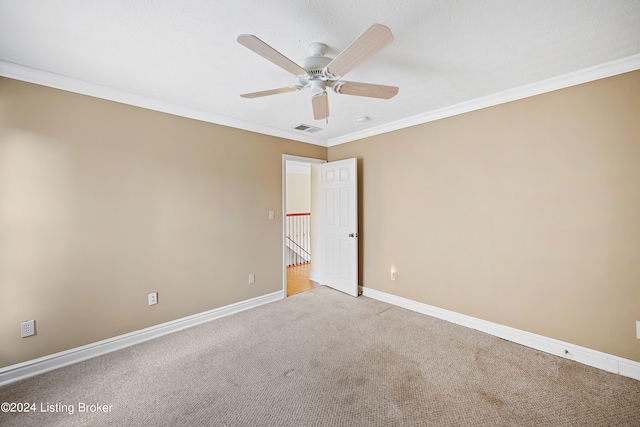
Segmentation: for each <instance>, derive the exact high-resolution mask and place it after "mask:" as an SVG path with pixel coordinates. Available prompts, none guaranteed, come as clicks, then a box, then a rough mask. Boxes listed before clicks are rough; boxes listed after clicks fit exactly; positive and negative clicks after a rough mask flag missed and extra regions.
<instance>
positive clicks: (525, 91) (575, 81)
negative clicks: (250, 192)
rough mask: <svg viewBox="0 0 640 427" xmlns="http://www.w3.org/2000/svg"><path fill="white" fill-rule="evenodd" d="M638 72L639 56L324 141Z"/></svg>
mask: <svg viewBox="0 0 640 427" xmlns="http://www.w3.org/2000/svg"><path fill="white" fill-rule="evenodd" d="M638 69H640V54H636V55H632V56H628V57H626V58H622V59H618V60H615V61H611V62H606V63H604V64H600V65H596V66H593V67H589V68H585V69H583V70H578V71H574V72H571V73H567V74H563V75H560V76H556V77H552V78H550V79H546V80H542V81H539V82H535V83H531V84H527V85H524V86H520V87H516V88H513V89H509V90H505V91H503V92H498V93H494V94H491V95H487V96H483V97H481V98H476V99H472V100H470V101H466V102H461V103H459V104H456V105H451V106H448V107H444V108H441V109H439V110H434V111H428V112H426V113H423V114H418V115H416V116H413V117H408V118H406V119H402V120H397V121H395V122H392V123H387V124H384V125H382V126H376V127H372V128H369V129H365V130H362V131H359V132H354V133H350V134H348V135H344V136H339V137H336V138H331V139H329V140H327V147H332V146H334V145H339V144H344V143H347V142H351V141H355V140H358V139H362V138H367V137H371V136H375V135H380V134H383V133H386V132H391V131H394V130H398V129H404V128H407V127H410V126H415V125H420V124H423V123H427V122H432V121H435V120H440V119H444V118H446V117H451V116H457V115H458V114H464V113H468V112H470V111H475V110H480V109H482V108H487V107H492V106H495V105H499V104H505V103H507V102H511V101H515V100H518V99H523V98H528V97H531V96H535V95H540V94H543V93H547V92H552V91H554V90H559V89H564V88H567V87H570V86H576V85H579V84H583V83H588V82H591V81H594V80H599V79H604V78H607V77H612V76H615V75H618V74H622V73H627V72H629V71H635V70H638Z"/></svg>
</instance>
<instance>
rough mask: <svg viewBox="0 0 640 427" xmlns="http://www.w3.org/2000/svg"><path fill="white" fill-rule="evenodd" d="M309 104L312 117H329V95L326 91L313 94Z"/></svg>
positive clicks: (319, 118)
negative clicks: (311, 108)
mask: <svg viewBox="0 0 640 427" xmlns="http://www.w3.org/2000/svg"><path fill="white" fill-rule="evenodd" d="M311 106H312V107H313V118H314V119H316V120H322V119H326V118H327V117H329V97H328V96H327V93H326V92H324V93H319V94H316V95H313V97H312V98H311Z"/></svg>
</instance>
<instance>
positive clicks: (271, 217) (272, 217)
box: [269, 211, 276, 219]
mask: <svg viewBox="0 0 640 427" xmlns="http://www.w3.org/2000/svg"><path fill="white" fill-rule="evenodd" d="M275 217H276V213H275V212H274V211H269V219H275Z"/></svg>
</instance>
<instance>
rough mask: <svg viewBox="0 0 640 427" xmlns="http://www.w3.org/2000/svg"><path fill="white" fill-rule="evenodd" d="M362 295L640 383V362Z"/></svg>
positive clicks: (382, 295)
mask: <svg viewBox="0 0 640 427" xmlns="http://www.w3.org/2000/svg"><path fill="white" fill-rule="evenodd" d="M362 295H363V296H365V297H369V298H373V299H376V300H379V301H383V302H386V303H389V304H393V305H396V306H398V307H402V308H406V309H408V310H412V311H416V312H418V313H422V314H426V315H429V316H433V317H437V318H438V319H442V320H446V321H448V322H452V323H455V324H458V325H462V326H466V327H467V328H472V329H476V330H478V331H481V332H486V333H488V334H490V335H494V336H496V337H499V338H503V339H505V340H508V341H512V342H515V343H518V344H522V345H525V346H527V347H531V348H534V349H536V350H540V351H544V352H545V353H550V354H553V355H555V356H560V357H563V358H565V359H571V360H575V361H576V362H580V363H583V364H585V365H589V366H593V367H594V368H598V369H602V370H604V371H608V372H613V373H615V374H620V375H623V376H625V377H630V378H634V379H636V380H640V362H636V361H633V360H629V359H624V358H622V357H618V356H614V355H611V354H607V353H603V352H600V351H597V350H592V349H590V348H586V347H581V346H579V345H575V344H570V343H567V342H563V341H559V340H556V339H553V338H549V337H545V336H542V335H537V334H533V333H531V332H526V331H522V330H520V329H516V328H512V327H509V326H504V325H500V324H497V323H493V322H489V321H486V320H482V319H478V318H475V317H471V316H467V315H465V314H460V313H456V312H454V311H450V310H445V309H442V308H438V307H434V306H431V305H428V304H424V303H421V302H417V301H414V300H410V299H407V298H403V297H399V296H396V295H391V294H388V293H386V292H381V291H377V290H375V289H371V288H367V287H363V288H362Z"/></svg>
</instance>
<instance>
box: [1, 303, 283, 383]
mask: <svg viewBox="0 0 640 427" xmlns="http://www.w3.org/2000/svg"><path fill="white" fill-rule="evenodd" d="M282 298H284V292H283V291H278V292H273V293H271V294H266V295H262V296H259V297H256V298H251V299H248V300H245V301H240V302H237V303H235V304H230V305H227V306H224V307H220V308H216V309H213V310H209V311H205V312H203V313H198V314H194V315H192V316H187V317H183V318H181V319H176V320H173V321H171V322H167V323H162V324H160V325H155V326H151V327H149V328H145V329H141V330H139V331H134V332H130V333H128V334H124V335H119V336H117V337H113V338H109V339H106V340H102V341H98V342H95V343H91V344H87V345H84V346H82V347H76V348H72V349H70V350H65V351H61V352H59V353H54V354H51V355H48V356H44V357H40V358H38V359H33V360H28V361H26V362H22V363H18V364H15V365H11V366H7V367H4V368H1V369H0V386H2V385H5V384H9V383H12V382H15V381H19V380H22V379H25V378H28V377H32V376H34V375H38V374H42V373H45V372H48V371H52V370H54V369H58V368H62V367H63V366H67V365H71V364H74V363H78V362H81V361H83V360H87V359H91V358H92V357H96V356H100V355H103V354H106V353H110V352H112V351H116V350H120V349H122V348H125V347H129V346H132V345H135V344H139V343H142V342H144V341H148V340H151V339H154V338H158V337H161V336H163V335H166V334H170V333H172V332H176V331H180V330H183V329H187V328H190V327H192V326H196V325H199V324H201V323H205V322H209V321H211V320H215V319H219V318H221V317H225V316H229V315H230V314H234V313H239V312H241V311H245V310H248V309H250V308H254V307H258V306H260V305H263V304H267V303H270V302H274V301H277V300H280V299H282Z"/></svg>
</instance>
